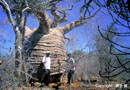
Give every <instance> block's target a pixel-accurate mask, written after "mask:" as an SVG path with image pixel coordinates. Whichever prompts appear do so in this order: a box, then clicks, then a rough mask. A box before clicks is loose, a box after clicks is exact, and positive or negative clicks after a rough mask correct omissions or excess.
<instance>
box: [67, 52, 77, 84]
mask: <svg viewBox="0 0 130 90" xmlns="http://www.w3.org/2000/svg"><path fill="white" fill-rule="evenodd" d="M67 56H68V58H67V71H68V76H67V78H68V81H67V84H70V81H71V79H72V83H74V76H73V75H74V71H75V60H74V59H73V58H72V56H71V53H68V54H67Z"/></svg>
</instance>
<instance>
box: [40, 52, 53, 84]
mask: <svg viewBox="0 0 130 90" xmlns="http://www.w3.org/2000/svg"><path fill="white" fill-rule="evenodd" d="M41 63H43V67H44V69H43V70H42V77H41V78H42V81H41V83H42V82H44V83H45V85H46V86H49V77H50V69H51V58H50V52H49V51H48V52H47V53H46V56H44V57H43V59H42V62H41Z"/></svg>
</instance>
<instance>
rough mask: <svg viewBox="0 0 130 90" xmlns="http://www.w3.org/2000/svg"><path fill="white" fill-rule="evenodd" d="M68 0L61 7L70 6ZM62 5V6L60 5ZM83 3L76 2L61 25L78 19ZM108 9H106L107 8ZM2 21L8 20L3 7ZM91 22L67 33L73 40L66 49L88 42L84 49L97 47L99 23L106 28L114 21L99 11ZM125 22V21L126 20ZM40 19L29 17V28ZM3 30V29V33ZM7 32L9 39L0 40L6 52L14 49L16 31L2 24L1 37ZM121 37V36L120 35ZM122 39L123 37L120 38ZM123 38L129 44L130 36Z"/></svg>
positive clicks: (76, 47)
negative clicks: (95, 38)
mask: <svg viewBox="0 0 130 90" xmlns="http://www.w3.org/2000/svg"><path fill="white" fill-rule="evenodd" d="M66 3H67V2H64V3H61V4H59V7H60V8H63V7H64V5H65V6H66V5H67V6H68V7H69V4H66ZM60 5H62V6H60ZM82 5H83V2H79V3H76V4H75V6H74V8H73V10H72V11H69V12H67V16H68V19H69V21H68V22H66V23H64V24H61V25H60V26H63V25H65V24H67V23H70V22H71V21H74V20H77V19H78V18H79V8H80V7H81V6H82ZM105 11H106V10H105ZM0 13H1V14H0V21H1V22H2V21H4V20H8V19H7V16H6V14H5V13H4V12H3V10H2V8H1V7H0ZM88 22H89V23H87V24H85V25H83V26H80V27H77V28H74V29H73V30H72V31H71V32H70V33H68V34H66V36H68V37H70V38H72V39H71V42H68V41H66V45H67V47H66V50H67V52H72V51H74V50H77V49H79V50H80V49H83V48H84V47H85V46H86V44H89V45H88V46H87V47H86V48H85V49H83V51H85V52H89V49H90V51H92V50H94V49H95V46H94V43H95V42H94V35H96V34H97V33H98V32H97V26H98V25H99V26H100V27H101V28H102V29H103V28H106V27H107V25H109V24H110V23H111V22H112V19H111V16H110V15H104V14H103V13H98V14H97V15H96V17H94V18H93V19H92V20H89V21H88ZM124 23H125V22H124ZM38 25H39V24H38V21H37V19H36V18H34V17H33V16H30V17H28V23H27V26H29V28H31V29H33V28H36V27H38ZM116 27H117V28H119V32H126V31H129V30H128V29H127V28H124V27H122V26H120V25H116ZM1 31H3V32H2V33H1ZM3 33H4V34H5V37H4V38H6V39H7V41H6V42H5V41H3V40H1V41H0V52H6V50H7V49H10V47H11V48H13V49H14V38H15V35H14V31H13V29H12V27H11V25H0V39H2V38H3V36H1V35H2V34H3ZM118 38H119V37H118ZM120 39H121V38H120ZM123 40H127V41H126V42H123V41H122V39H121V40H120V41H119V43H122V44H123V45H128V46H129V44H128V41H129V38H128V37H127V38H123ZM1 46H4V47H6V48H7V49H6V50H5V49H3V48H2V47H1Z"/></svg>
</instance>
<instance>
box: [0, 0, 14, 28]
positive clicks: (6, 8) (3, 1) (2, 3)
mask: <svg viewBox="0 0 130 90" xmlns="http://www.w3.org/2000/svg"><path fill="white" fill-rule="evenodd" d="M0 5H2V7H3V9H4V10H5V11H6V13H7V16H8V19H9V21H10V23H11V25H12V26H13V28H15V21H14V19H13V17H12V14H11V10H10V8H9V5H8V4H7V3H6V1H5V0H1V1H0Z"/></svg>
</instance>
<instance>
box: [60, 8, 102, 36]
mask: <svg viewBox="0 0 130 90" xmlns="http://www.w3.org/2000/svg"><path fill="white" fill-rule="evenodd" d="M99 11H100V8H99V9H98V10H97V11H96V12H95V13H94V14H93V15H91V16H89V17H80V18H79V20H77V21H74V22H71V23H70V24H67V25H65V26H63V27H61V28H62V29H63V31H64V34H66V33H68V32H70V31H71V30H72V29H73V28H75V27H78V26H81V25H83V24H85V23H87V22H88V21H87V20H88V19H91V18H92V17H94V16H95V15H96V14H97V13H98V12H99Z"/></svg>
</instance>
